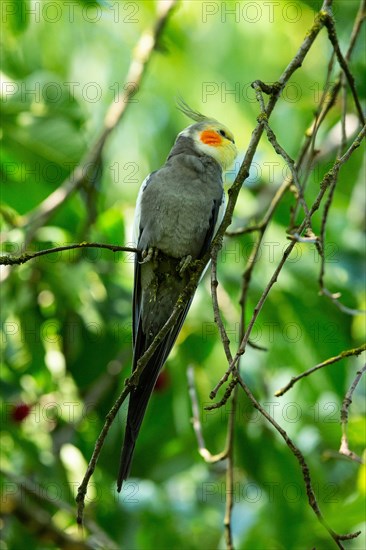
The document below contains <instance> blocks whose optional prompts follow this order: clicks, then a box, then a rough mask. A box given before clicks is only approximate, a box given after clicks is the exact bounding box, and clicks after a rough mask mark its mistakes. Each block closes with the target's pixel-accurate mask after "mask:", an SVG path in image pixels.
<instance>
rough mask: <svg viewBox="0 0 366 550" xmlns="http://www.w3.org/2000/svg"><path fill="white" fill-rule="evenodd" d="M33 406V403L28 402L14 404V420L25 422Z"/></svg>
mask: <svg viewBox="0 0 366 550" xmlns="http://www.w3.org/2000/svg"><path fill="white" fill-rule="evenodd" d="M31 408H32V407H31V405H27V404H26V403H17V404H16V405H14V406H13V407H12V409H11V412H10V417H11V419H12V421H13V422H23V420H24V419H25V418H27V416H28V415H29V413H30V411H31Z"/></svg>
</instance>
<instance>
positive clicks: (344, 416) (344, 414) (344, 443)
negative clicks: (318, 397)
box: [339, 346, 366, 464]
mask: <svg viewBox="0 0 366 550" xmlns="http://www.w3.org/2000/svg"><path fill="white" fill-rule="evenodd" d="M364 349H366V346H364ZM365 371H366V364H365V365H364V366H363V367H362V369H361V370H359V371H357V373H356V377H355V379H354V380H353V382H352V384H351V386H350V388H349V390H348V391H347V393H346V395H345V397H344V399H343V403H342V408H341V424H342V439H341V446H340V449H339V453H340V454H342V455H345V456H347V457H348V458H351V459H352V460H354V461H355V462H359V463H360V464H362V463H363V461H362V458H360V457H359V456H358V455H356V453H354V452H353V451H351V449H350V448H349V445H348V437H347V424H348V409H349V407H350V405H351V403H352V396H353V392H354V391H355V389H356V388H357V385H358V383H359V381H360V380H361V377H362V375H363V374H364V373H365Z"/></svg>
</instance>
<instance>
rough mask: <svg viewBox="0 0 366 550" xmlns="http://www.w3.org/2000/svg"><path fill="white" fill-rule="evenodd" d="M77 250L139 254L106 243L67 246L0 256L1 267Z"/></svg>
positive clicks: (128, 248)
mask: <svg viewBox="0 0 366 550" xmlns="http://www.w3.org/2000/svg"><path fill="white" fill-rule="evenodd" d="M77 248H105V249H107V250H111V251H112V252H134V253H135V252H137V250H136V248H132V247H130V246H119V245H117V244H105V243H86V242H84V243H78V244H70V245H67V246H57V247H55V248H47V249H46V250H39V251H38V252H32V253H29V254H28V253H24V254H22V255H21V256H10V255H6V256H0V265H21V264H25V263H26V262H29V260H34V258H38V257H39V256H46V255H47V254H54V253H55V252H64V251H65V250H73V249H77Z"/></svg>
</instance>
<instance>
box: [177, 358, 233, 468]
mask: <svg viewBox="0 0 366 550" xmlns="http://www.w3.org/2000/svg"><path fill="white" fill-rule="evenodd" d="M187 379H188V391H189V396H190V398H191V404H192V414H193V417H192V424H193V429H194V433H195V434H196V439H197V444H198V452H199V454H200V455H201V456H202V458H203V459H204V461H205V462H208V463H209V464H215V463H216V462H220V461H221V460H225V458H227V455H228V451H227V450H224V451H222V452H221V453H218V454H216V455H213V454H211V453H210V451H209V450H208V449H207V447H206V444H205V440H204V437H203V433H202V425H201V421H200V415H199V407H198V398H197V392H196V386H195V382H194V370H193V367H192V366H189V367H188V369H187Z"/></svg>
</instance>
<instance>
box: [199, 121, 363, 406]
mask: <svg viewBox="0 0 366 550" xmlns="http://www.w3.org/2000/svg"><path fill="white" fill-rule="evenodd" d="M365 133H366V126H364V127H363V128H362V130H361V132H360V133H359V134H358V136H357V137H356V139H355V140H354V141H353V142H352V144H351V146H350V147H349V148H348V150H347V151H346V152H345V153H344V155H343V156H342V157H340V158H339V159H337V160H336V162H335V163H334V164H333V166H332V168H331V169H330V170H329V171H328V172H327V173H326V174H325V176H324V177H323V180H322V182H321V184H320V191H319V193H318V195H317V197H316V199H315V201H314V203H313V205H312V207H311V208H310V210H309V215H308V216H305V218H304V220H303V222H302V223H301V225H300V226H299V228H298V232H299V233H301V232H302V231H303V230H304V229H305V228H306V227H307V226H308V218H311V217H312V216H313V214H314V213H315V212H316V211H317V210H318V209H319V206H320V204H321V201H322V199H323V197H324V195H325V193H326V191H327V189H328V187H329V186H330V185H331V183H332V181H333V179H334V178H337V177H338V173H339V170H340V168H341V167H342V165H343V164H344V163H345V162H346V161H347V160H348V159H349V158H350V156H351V155H352V153H353V152H354V151H355V150H356V149H357V148H358V147H359V146H360V144H361V142H362V140H363V139H364V137H365ZM295 244H296V240H292V241H291V243H290V244H289V245H288V246H287V247H286V248H285V250H284V252H283V255H282V259H281V260H280V262H279V264H278V265H277V267H276V269H275V271H274V273H273V275H272V277H271V279H270V281H269V283H268V284H267V286H266V288H265V289H264V291H263V293H262V295H261V297H260V299H259V301H258V303H257V305H256V306H255V308H254V311H253V315H252V318H251V320H250V322H249V324H248V327H247V329H246V331H245V334H244V336H243V338H242V340H241V343H240V345H239V348H238V351H237V352H236V354H235V356H234V358H233V360H232V362H231V364H230V366H229V368H228V369H227V371H226V373H225V374H224V375H223V377H222V378H221V380H220V381H219V383H218V384H217V385H216V387H215V389H214V390H213V391H212V392H211V394H210V396H212V397H215V395H216V393H217V391H218V389H219V388H220V387H221V386H222V384H223V383H225V382H226V380H227V379H228V377H229V376H230V373H231V372H232V371H233V369H234V368H235V367H236V364H237V362H238V360H239V358H240V357H241V356H242V355H243V354H244V353H245V349H246V345H247V343H248V340H249V337H250V334H251V331H252V329H253V326H254V323H255V321H256V320H257V317H258V315H259V313H260V311H261V309H262V307H263V305H264V303H265V301H266V300H267V297H268V294H269V292H270V290H271V288H272V286H273V285H274V284H275V283H276V282H277V279H278V276H279V274H280V272H281V270H282V268H283V266H284V264H285V262H286V260H287V258H288V257H289V255H290V254H291V252H292V249H293V248H294V246H295Z"/></svg>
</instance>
